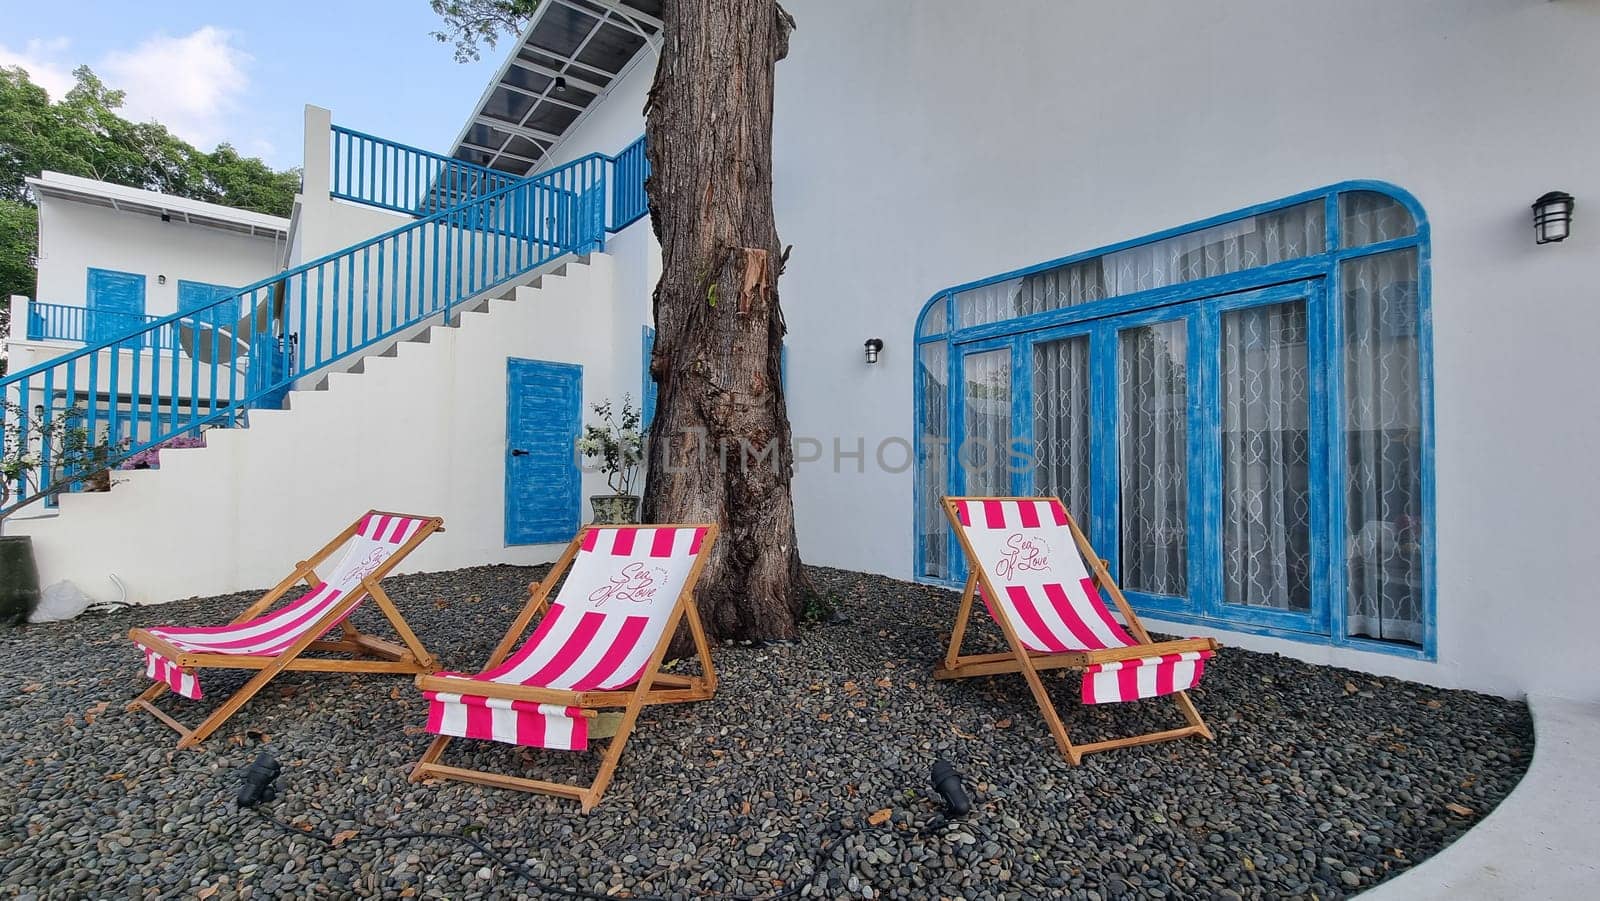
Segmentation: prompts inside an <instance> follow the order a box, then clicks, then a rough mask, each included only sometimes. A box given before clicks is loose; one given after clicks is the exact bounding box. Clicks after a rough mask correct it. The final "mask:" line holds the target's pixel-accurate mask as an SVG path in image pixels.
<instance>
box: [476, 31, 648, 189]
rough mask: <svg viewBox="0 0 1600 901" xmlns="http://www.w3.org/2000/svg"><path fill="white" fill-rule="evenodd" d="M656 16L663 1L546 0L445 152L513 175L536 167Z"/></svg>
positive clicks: (638, 45)
mask: <svg viewBox="0 0 1600 901" xmlns="http://www.w3.org/2000/svg"><path fill="white" fill-rule="evenodd" d="M660 17H661V0H544V2H543V3H540V4H539V8H538V9H537V10H536V11H535V12H534V14H533V19H532V21H530V22H529V23H528V27H527V28H526V29H525V30H524V31H523V33H522V40H521V42H520V43H519V44H518V46H517V48H516V50H515V51H514V52H513V53H512V54H511V55H510V57H509V58H508V59H507V60H506V61H505V63H504V64H503V65H502V66H501V67H500V72H499V74H498V75H496V76H495V79H494V80H493V81H491V82H490V83H489V87H488V89H487V90H486V91H484V93H483V97H482V98H480V99H479V100H478V105H477V108H476V109H474V110H473V113H472V117H471V118H469V119H468V120H467V124H466V125H465V126H464V127H463V128H462V129H461V134H460V135H458V136H457V137H456V142H455V145H454V146H453V147H452V148H451V151H450V154H451V156H454V157H455V158H456V159H459V160H466V161H467V162H469V163H476V164H478V165H480V166H488V167H490V168H492V169H498V170H501V171H503V172H510V173H512V174H515V175H525V174H527V173H528V172H531V171H533V170H534V169H536V168H538V167H539V165H540V164H541V163H542V162H544V158H545V155H546V154H547V153H549V152H550V148H551V147H553V146H554V145H555V144H556V142H558V141H559V140H561V138H562V137H563V136H564V135H565V134H566V133H567V130H568V129H570V128H571V127H572V125H573V123H574V122H576V121H577V120H578V117H579V116H581V115H582V114H583V112H584V111H585V110H587V109H588V108H589V106H590V105H591V104H593V103H595V102H596V101H597V100H598V99H599V98H600V97H601V96H603V95H604V94H605V92H606V91H607V90H609V89H610V88H611V86H612V84H613V82H615V81H616V79H617V78H618V76H619V75H620V74H621V73H622V71H623V70H624V69H626V68H627V67H628V64H629V63H631V62H632V61H633V58H634V57H635V56H636V55H638V53H639V51H640V50H642V49H644V47H645V44H646V40H647V37H649V38H653V37H655V36H656V35H657V34H659V33H660V31H661V18H660ZM558 78H559V79H560V80H561V84H560V85H558V84H557V79H558Z"/></svg>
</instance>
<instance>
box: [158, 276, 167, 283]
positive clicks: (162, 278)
mask: <svg viewBox="0 0 1600 901" xmlns="http://www.w3.org/2000/svg"><path fill="white" fill-rule="evenodd" d="M166 283H167V277H166V276H165V275H158V276H156V284H158V285H164V284H166Z"/></svg>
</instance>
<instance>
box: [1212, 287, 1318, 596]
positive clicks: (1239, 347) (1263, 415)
mask: <svg viewBox="0 0 1600 901" xmlns="http://www.w3.org/2000/svg"><path fill="white" fill-rule="evenodd" d="M1221 318H1222V322H1221V326H1222V336H1221V337H1222V348H1221V350H1222V385H1221V400H1222V411H1221V413H1222V416H1221V422H1222V577H1223V600H1224V601H1225V602H1226V603H1230V604H1243V605H1246V606H1251V607H1270V608H1274V609H1278V610H1294V611H1299V612H1305V611H1309V610H1310V609H1311V487H1310V476H1311V465H1310V464H1311V457H1310V434H1309V428H1310V424H1311V410H1310V394H1309V391H1308V387H1309V378H1308V375H1309V372H1308V369H1307V363H1306V304H1305V301H1303V300H1294V301H1289V302H1287V303H1280V304H1272V305H1269V306H1260V307H1250V308H1248V309H1241V310H1229V311H1227V312H1225V313H1223V314H1222V317H1221Z"/></svg>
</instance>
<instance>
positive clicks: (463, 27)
mask: <svg viewBox="0 0 1600 901" xmlns="http://www.w3.org/2000/svg"><path fill="white" fill-rule="evenodd" d="M428 5H429V6H431V7H433V11H434V13H436V14H437V15H438V16H439V18H440V19H443V20H444V27H443V29H441V30H439V31H431V32H429V34H430V35H432V36H433V39H434V40H436V41H438V42H439V43H441V44H454V45H455V56H456V62H458V63H475V62H477V61H478V60H479V59H481V58H482V54H481V53H480V52H479V49H478V48H479V45H480V44H482V45H485V46H487V47H488V48H489V49H490V50H493V49H494V46H495V42H496V41H498V40H499V39H500V38H501V36H502V35H507V36H510V37H516V36H517V35H519V34H521V33H522V27H523V26H524V25H526V24H528V19H529V17H531V16H532V15H533V11H534V10H535V9H537V8H538V7H539V0H428Z"/></svg>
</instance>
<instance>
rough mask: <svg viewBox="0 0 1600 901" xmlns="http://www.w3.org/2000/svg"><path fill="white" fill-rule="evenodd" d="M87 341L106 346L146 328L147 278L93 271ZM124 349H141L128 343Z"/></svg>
mask: <svg viewBox="0 0 1600 901" xmlns="http://www.w3.org/2000/svg"><path fill="white" fill-rule="evenodd" d="M86 316H87V318H88V322H87V324H86V328H85V330H84V331H85V334H84V340H85V342H86V343H88V344H103V343H105V342H107V341H114V340H116V339H117V338H120V337H122V336H123V335H127V334H131V333H133V332H136V331H138V330H140V329H141V328H144V276H142V275H139V274H137V273H133V272H114V271H112V270H110V269H90V270H89V288H88V313H87V314H86ZM124 347H125V348H132V349H138V343H136V342H128V343H127V344H126V345H124Z"/></svg>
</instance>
